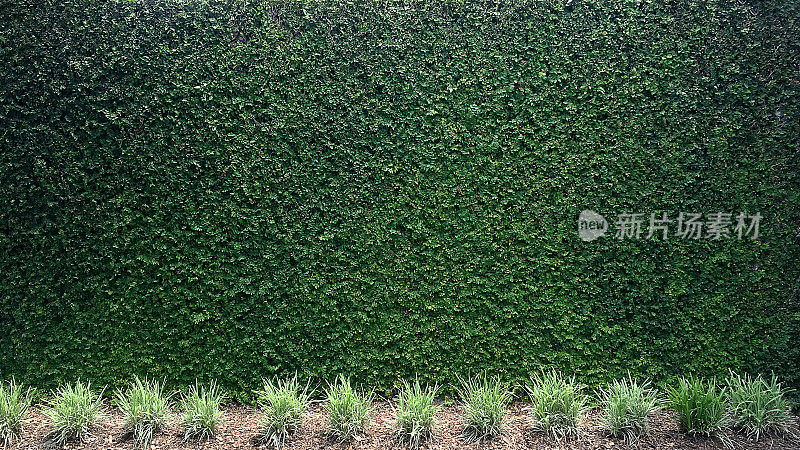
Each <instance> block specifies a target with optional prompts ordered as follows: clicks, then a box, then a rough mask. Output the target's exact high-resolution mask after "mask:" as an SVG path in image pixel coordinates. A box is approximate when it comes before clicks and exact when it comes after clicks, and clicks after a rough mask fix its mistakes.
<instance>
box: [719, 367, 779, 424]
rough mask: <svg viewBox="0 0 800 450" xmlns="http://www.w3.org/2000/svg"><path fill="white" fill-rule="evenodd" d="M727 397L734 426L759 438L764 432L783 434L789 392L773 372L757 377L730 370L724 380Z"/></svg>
mask: <svg viewBox="0 0 800 450" xmlns="http://www.w3.org/2000/svg"><path fill="white" fill-rule="evenodd" d="M727 384H728V386H727V395H726V397H727V400H728V407H729V410H730V416H731V424H732V426H733V427H734V428H736V429H739V430H742V431H744V432H745V433H747V435H748V436H750V437H751V438H754V439H755V440H759V439H760V438H761V437H762V436H764V435H770V434H776V435H780V434H786V433H789V432H790V430H791V426H792V415H791V410H790V405H789V401H788V400H787V398H786V396H787V394H788V393H789V390H788V389H785V388H784V387H783V386H782V385H781V383H778V380H777V378H776V377H775V375H772V377H771V378H770V379H769V381H767V380H765V379H764V378H762V377H761V376H758V377H757V378H752V377H750V376H748V375H737V374H734V373H731V375H730V376H729V377H728V380H727Z"/></svg>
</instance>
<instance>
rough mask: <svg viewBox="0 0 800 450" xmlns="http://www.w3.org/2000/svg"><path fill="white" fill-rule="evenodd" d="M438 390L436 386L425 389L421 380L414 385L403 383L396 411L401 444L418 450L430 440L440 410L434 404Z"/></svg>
mask: <svg viewBox="0 0 800 450" xmlns="http://www.w3.org/2000/svg"><path fill="white" fill-rule="evenodd" d="M438 390H439V388H438V386H436V385H434V386H430V385H425V386H424V387H423V386H422V385H420V382H419V379H416V380H415V381H414V383H413V384H412V383H409V382H408V381H403V386H402V387H401V388H400V392H398V394H397V405H396V406H395V409H394V416H395V425H394V426H395V435H396V436H397V439H398V441H400V443H404V444H407V445H408V446H409V447H411V448H412V449H417V448H419V447H420V445H421V444H422V443H423V442H425V441H426V440H428V439H429V438H430V436H431V433H432V432H433V427H434V426H435V424H436V419H435V415H436V412H437V411H438V410H439V408H438V407H437V406H436V405H435V404H434V400H435V399H436V393H437V392H438Z"/></svg>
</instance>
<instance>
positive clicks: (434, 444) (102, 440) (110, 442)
mask: <svg viewBox="0 0 800 450" xmlns="http://www.w3.org/2000/svg"><path fill="white" fill-rule="evenodd" d="M526 406H527V405H526V404H525V403H514V404H513V405H512V406H511V408H510V412H509V415H508V417H507V419H506V425H507V426H506V430H505V433H504V434H503V435H502V436H500V437H498V438H495V439H493V440H490V441H483V442H477V443H465V442H464V441H463V439H462V437H461V434H460V422H459V421H460V417H461V408H460V407H459V406H442V408H441V410H440V411H439V414H438V423H437V427H436V429H435V431H434V433H433V438H432V439H431V440H430V441H429V442H428V443H427V445H426V446H425V447H424V448H427V449H431V450H433V449H475V450H478V449H481V450H484V449H725V448H726V447H725V446H724V445H723V444H722V443H721V442H720V441H719V440H717V439H705V438H693V437H688V436H686V435H684V434H682V433H680V432H679V430H678V425H677V423H676V422H675V420H674V418H673V414H674V413H673V412H671V411H662V412H659V413H656V414H653V415H652V416H651V417H650V424H651V432H650V435H649V436H647V437H645V438H642V439H641V440H640V441H639V442H638V443H635V444H631V445H629V444H626V443H625V442H624V441H623V440H622V439H616V438H611V437H608V436H606V435H605V433H604V432H603V430H602V429H601V413H600V411H597V410H595V411H592V412H591V413H590V414H589V416H588V417H587V418H586V420H585V422H584V423H583V425H582V434H581V436H580V437H578V438H574V439H571V440H567V441H558V440H556V439H554V438H553V437H550V436H548V435H546V434H544V433H540V432H536V431H533V430H532V429H531V426H530V423H529V419H528V414H527V412H526V409H525V408H526ZM393 417H394V415H393V412H392V406H391V404H390V403H389V402H377V403H376V404H375V412H374V414H373V415H372V417H371V419H370V422H369V427H368V429H367V433H366V434H365V435H364V436H362V437H360V438H359V439H358V440H353V441H352V442H346V443H339V442H334V441H331V440H329V439H328V438H327V437H326V435H325V433H324V427H325V412H324V410H323V408H322V406H321V405H319V404H315V405H314V406H312V408H311V410H310V412H309V413H308V415H307V416H306V419H305V423H304V425H303V427H302V429H300V430H299V431H298V432H297V433H295V435H294V436H292V437H290V438H289V439H288V440H287V442H286V446H285V447H284V448H285V449H288V450H299V449H329V450H351V449H352V450H373V449H402V448H407V447H405V446H403V445H400V444H398V443H397V442H395V440H394V439H393V435H392V422H393ZM257 418H258V416H257V413H256V411H255V410H254V409H253V408H252V407H248V406H240V405H230V406H228V407H227V408H226V410H225V419H226V420H225V422H224V424H223V425H222V426H221V427H220V429H219V430H218V432H217V433H216V434H215V436H214V437H213V438H211V439H209V440H205V441H189V442H184V441H183V435H182V430H181V427H180V416H179V414H178V413H176V412H174V413H172V419H171V420H170V422H169V425H168V426H167V429H166V430H164V431H163V432H162V433H161V434H160V435H158V436H157V437H156V438H155V440H154V441H153V443H152V445H151V447H150V448H151V449H153V450H164V449H169V450H172V449H213V450H217V449H234V448H248V449H266V448H268V447H267V446H265V445H263V444H260V443H259V442H258V441H257V439H256V436H255V430H256V421H257ZM795 420H796V425H800V419H798V418H795ZM47 433H48V422H47V419H45V418H44V417H43V416H42V414H41V413H40V412H39V410H38V409H35V408H34V410H33V411H32V412H31V414H30V415H29V421H28V423H27V424H26V425H25V427H24V429H23V438H22V440H21V441H19V442H16V443H15V444H12V445H11V447H10V448H12V449H39V448H42V447H43V444H44V443H45V442H46V437H47ZM730 437H731V438H732V441H733V447H734V448H736V449H775V450H785V449H793V450H798V449H800V437H798V436H797V433H795V435H794V436H786V437H770V438H761V440H760V441H759V442H754V441H751V440H748V438H747V437H746V436H744V435H741V434H736V433H730ZM65 448H66V449H68V450H78V449H107V450H111V449H126V450H128V449H134V444H133V441H132V440H131V439H130V438H129V436H126V434H125V432H124V430H123V428H122V416H121V414H120V412H119V410H117V409H116V408H109V409H108V414H107V416H106V417H105V418H104V419H103V421H102V422H101V423H100V424H99V425H98V426H97V427H96V428H95V429H94V430H92V436H90V437H88V438H86V439H85V440H84V441H83V442H73V443H69V444H67V446H66V447H65Z"/></svg>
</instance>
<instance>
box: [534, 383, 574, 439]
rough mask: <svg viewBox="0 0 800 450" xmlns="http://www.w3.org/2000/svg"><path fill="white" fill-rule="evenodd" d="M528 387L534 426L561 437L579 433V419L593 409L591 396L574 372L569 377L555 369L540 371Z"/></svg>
mask: <svg viewBox="0 0 800 450" xmlns="http://www.w3.org/2000/svg"><path fill="white" fill-rule="evenodd" d="M526 390H527V391H528V395H529V396H530V399H531V418H532V421H533V427H534V429H536V430H538V431H543V432H546V433H550V434H552V435H554V436H556V437H557V438H559V439H560V438H564V437H568V436H575V435H577V434H578V423H579V422H580V421H581V420H582V418H583V417H584V416H585V414H586V412H587V411H588V409H589V408H588V404H589V399H588V396H586V395H584V393H583V386H582V385H581V384H579V383H577V382H576V381H575V376H574V375H573V376H572V377H570V378H566V377H564V376H563V375H562V374H561V373H560V372H557V371H555V370H551V371H548V372H543V373H537V374H535V375H534V376H533V378H532V379H531V383H530V385H528V386H526Z"/></svg>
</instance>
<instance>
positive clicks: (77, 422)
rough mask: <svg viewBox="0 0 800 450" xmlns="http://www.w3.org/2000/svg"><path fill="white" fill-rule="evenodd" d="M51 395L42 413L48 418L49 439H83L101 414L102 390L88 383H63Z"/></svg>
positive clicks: (62, 443) (65, 440)
mask: <svg viewBox="0 0 800 450" xmlns="http://www.w3.org/2000/svg"><path fill="white" fill-rule="evenodd" d="M51 397H52V398H51V399H50V400H49V401H48V403H47V405H46V406H45V407H44V408H43V409H42V414H44V415H45V417H47V418H48V419H50V423H51V424H50V426H51V431H50V434H49V440H50V441H51V442H53V443H55V444H56V445H60V446H63V445H64V444H65V443H67V442H68V441H71V440H83V439H84V438H85V437H86V436H88V435H89V431H90V430H91V428H92V427H93V426H94V425H95V424H96V423H97V422H98V421H99V420H100V419H101V418H102V417H103V415H104V411H103V397H102V392H101V393H96V392H94V391H93V390H92V386H91V383H82V382H81V381H80V380H78V381H76V382H75V384H65V385H63V386H61V387H59V388H58V389H56V390H55V391H53V393H52V396H51Z"/></svg>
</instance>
